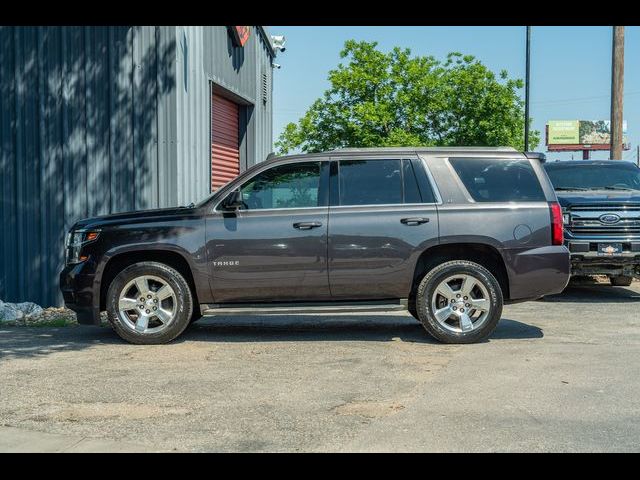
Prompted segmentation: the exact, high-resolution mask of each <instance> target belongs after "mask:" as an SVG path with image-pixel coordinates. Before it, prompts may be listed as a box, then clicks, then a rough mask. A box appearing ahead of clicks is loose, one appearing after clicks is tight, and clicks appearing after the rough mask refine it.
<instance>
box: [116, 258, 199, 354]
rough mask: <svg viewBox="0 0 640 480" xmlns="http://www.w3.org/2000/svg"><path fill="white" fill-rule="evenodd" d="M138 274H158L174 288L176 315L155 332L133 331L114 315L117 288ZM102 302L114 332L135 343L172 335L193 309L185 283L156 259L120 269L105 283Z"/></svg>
mask: <svg viewBox="0 0 640 480" xmlns="http://www.w3.org/2000/svg"><path fill="white" fill-rule="evenodd" d="M142 275H151V276H156V277H159V278H161V279H162V280H164V281H165V282H167V283H168V284H169V285H170V286H171V288H172V289H173V291H174V292H175V296H176V301H177V305H176V307H175V308H176V316H175V318H174V319H173V320H172V321H171V322H170V323H169V325H167V327H166V328H165V329H163V330H161V331H159V332H154V333H139V332H136V331H134V330H132V329H131V328H130V327H128V326H127V325H125V324H124V323H123V320H122V319H121V318H120V316H119V315H118V299H119V296H120V293H121V290H122V289H123V288H124V287H125V286H126V285H127V284H128V283H129V282H130V281H131V280H133V279H135V278H137V277H140V276H142ZM106 304H107V314H108V319H109V323H110V324H111V326H112V327H113V329H114V330H115V331H116V333H117V334H118V335H119V336H120V337H121V338H122V339H124V340H126V341H127V342H130V343H135V344H139V345H158V344H163V343H168V342H170V341H171V340H173V339H175V338H176V337H178V336H179V335H180V334H181V333H182V332H183V331H184V330H185V328H187V327H188V326H189V323H190V320H191V316H192V312H193V296H192V294H191V289H190V288H189V284H188V283H187V282H186V280H185V279H184V277H183V276H182V275H181V274H180V273H179V272H178V271H177V270H175V269H173V268H171V267H169V266H168V265H165V264H163V263H159V262H139V263H135V264H133V265H130V266H128V267H127V268H125V269H124V270H122V271H121V272H120V273H119V274H118V275H117V276H116V277H115V278H114V279H113V281H112V282H111V285H109V290H108V292H107V299H106Z"/></svg>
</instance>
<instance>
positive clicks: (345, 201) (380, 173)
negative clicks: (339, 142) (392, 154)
mask: <svg viewBox="0 0 640 480" xmlns="http://www.w3.org/2000/svg"><path fill="white" fill-rule="evenodd" d="M401 168H402V162H401V160H341V161H340V205H388V204H396V203H402V171H401Z"/></svg>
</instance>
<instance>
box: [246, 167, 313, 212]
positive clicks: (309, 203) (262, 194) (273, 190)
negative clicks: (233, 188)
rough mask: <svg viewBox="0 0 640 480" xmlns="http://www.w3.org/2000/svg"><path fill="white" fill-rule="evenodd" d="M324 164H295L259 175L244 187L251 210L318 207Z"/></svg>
mask: <svg viewBox="0 0 640 480" xmlns="http://www.w3.org/2000/svg"><path fill="white" fill-rule="evenodd" d="M319 188H320V162H306V163H291V164H288V165H280V166H277V167H273V168H270V169H269V170H265V171H264V172H262V173H259V174H258V175H256V176H255V177H253V178H252V179H251V180H249V181H248V182H247V183H245V184H244V185H243V186H242V195H243V197H244V202H245V203H246V205H247V208H248V209H249V210H259V209H264V208H302V207H316V206H318V190H319Z"/></svg>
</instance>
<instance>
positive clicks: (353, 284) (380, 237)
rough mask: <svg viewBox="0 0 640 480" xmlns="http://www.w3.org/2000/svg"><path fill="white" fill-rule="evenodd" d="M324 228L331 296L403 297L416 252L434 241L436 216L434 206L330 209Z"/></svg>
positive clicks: (408, 285)
mask: <svg viewBox="0 0 640 480" xmlns="http://www.w3.org/2000/svg"><path fill="white" fill-rule="evenodd" d="M409 218H416V219H417V218H419V219H422V220H424V219H429V221H428V222H426V223H419V222H414V223H402V220H404V219H409ZM329 232H330V238H329V271H330V274H329V284H330V287H331V295H332V296H333V297H334V298H336V299H345V300H346V299H353V300H356V299H362V300H364V299H385V298H407V297H408V294H409V291H410V288H411V282H412V279H413V271H414V268H415V265H416V262H417V260H418V258H419V256H420V254H421V252H423V251H424V250H425V249H427V248H429V247H431V246H434V245H436V244H437V243H438V215H437V211H436V208H435V205H431V206H427V205H423V206H409V205H395V206H384V207H330V210H329Z"/></svg>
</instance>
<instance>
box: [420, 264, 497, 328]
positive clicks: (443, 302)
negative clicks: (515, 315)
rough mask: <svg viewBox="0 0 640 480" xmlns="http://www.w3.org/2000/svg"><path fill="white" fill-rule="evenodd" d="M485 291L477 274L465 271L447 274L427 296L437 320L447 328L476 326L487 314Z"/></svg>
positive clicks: (486, 292) (484, 319) (489, 302)
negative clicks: (465, 272)
mask: <svg viewBox="0 0 640 480" xmlns="http://www.w3.org/2000/svg"><path fill="white" fill-rule="evenodd" d="M490 310H491V300H490V298H489V291H488V290H487V288H486V287H485V286H484V285H483V284H482V282H481V281H480V280H478V279H477V278H475V277H473V276H471V275H468V274H464V273H462V274H458V275H452V276H450V277H447V278H446V279H445V280H443V281H442V282H440V284H439V285H438V287H437V288H436V289H435V291H434V292H433V296H432V298H431V311H432V312H433V316H434V317H435V318H436V320H437V321H438V323H439V324H440V325H441V326H442V327H444V328H446V329H447V330H449V331H451V332H456V333H467V332H471V331H473V330H476V329H478V328H480V327H481V326H482V324H483V323H484V322H485V321H486V320H487V318H488V317H489V313H490Z"/></svg>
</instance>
